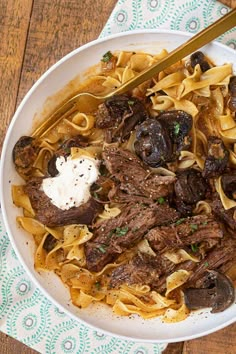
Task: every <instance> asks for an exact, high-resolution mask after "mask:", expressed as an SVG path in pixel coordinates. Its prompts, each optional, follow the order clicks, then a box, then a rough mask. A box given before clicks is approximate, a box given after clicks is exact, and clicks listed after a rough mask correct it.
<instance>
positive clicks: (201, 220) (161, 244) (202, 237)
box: [145, 215, 223, 253]
mask: <svg viewBox="0 0 236 354" xmlns="http://www.w3.org/2000/svg"><path fill="white" fill-rule="evenodd" d="M178 222H181V223H180V224H178ZM222 237H223V230H222V226H221V224H220V223H219V222H217V221H215V220H214V219H213V218H212V217H211V216H209V217H208V216H206V215H197V216H193V217H190V218H186V219H180V220H179V221H177V222H176V223H175V224H172V225H170V226H160V227H156V228H153V229H152V230H150V231H149V232H148V233H147V235H146V236H145V238H146V239H147V240H148V242H149V243H150V245H151V247H152V248H153V249H154V250H155V251H158V252H160V253H163V252H165V251H167V250H169V249H173V248H182V247H183V246H188V245H193V244H196V243H199V242H202V241H205V242H208V241H209V240H211V239H219V238H222Z"/></svg>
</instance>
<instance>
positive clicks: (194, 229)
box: [190, 224, 198, 232]
mask: <svg viewBox="0 0 236 354" xmlns="http://www.w3.org/2000/svg"><path fill="white" fill-rule="evenodd" d="M190 227H191V230H192V232H194V231H197V229H198V225H197V224H190Z"/></svg>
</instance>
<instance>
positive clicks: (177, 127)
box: [174, 122, 180, 135]
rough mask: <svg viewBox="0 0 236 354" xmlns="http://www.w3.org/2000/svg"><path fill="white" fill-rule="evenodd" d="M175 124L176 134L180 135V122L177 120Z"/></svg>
mask: <svg viewBox="0 0 236 354" xmlns="http://www.w3.org/2000/svg"><path fill="white" fill-rule="evenodd" d="M174 124H175V125H174V135H178V134H179V131H180V124H179V123H178V122H175V123H174Z"/></svg>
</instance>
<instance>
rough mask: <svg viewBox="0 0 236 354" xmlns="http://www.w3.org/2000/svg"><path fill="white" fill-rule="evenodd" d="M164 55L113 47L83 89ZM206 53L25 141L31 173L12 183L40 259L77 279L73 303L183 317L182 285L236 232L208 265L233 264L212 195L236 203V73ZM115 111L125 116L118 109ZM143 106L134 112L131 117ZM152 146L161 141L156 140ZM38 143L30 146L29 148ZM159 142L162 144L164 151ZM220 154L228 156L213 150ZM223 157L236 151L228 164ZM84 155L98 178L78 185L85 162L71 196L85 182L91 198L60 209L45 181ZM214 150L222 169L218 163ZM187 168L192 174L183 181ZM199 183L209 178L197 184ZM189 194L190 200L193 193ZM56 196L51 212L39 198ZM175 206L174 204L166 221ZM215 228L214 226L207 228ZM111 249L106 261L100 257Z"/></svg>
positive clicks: (99, 86)
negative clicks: (228, 184) (234, 178)
mask: <svg viewBox="0 0 236 354" xmlns="http://www.w3.org/2000/svg"><path fill="white" fill-rule="evenodd" d="M166 55H167V51H166V50H162V51H161V52H160V53H158V54H155V55H152V54H147V53H132V52H124V51H121V52H119V53H114V54H112V53H110V52H108V53H106V54H105V55H104V57H103V58H102V61H101V63H102V65H101V71H100V73H99V74H95V75H94V76H92V77H91V78H89V79H87V81H86V82H84V83H83V85H82V86H81V87H82V89H83V90H85V91H86V90H89V91H91V92H93V91H94V92H97V91H99V92H101V93H102V92H104V93H105V92H108V91H111V90H113V89H114V88H116V87H119V86H120V85H122V84H123V83H124V82H127V81H128V80H130V79H131V78H133V77H134V76H136V75H137V74H138V73H139V72H141V71H142V70H144V69H146V68H147V67H149V66H151V65H152V64H153V63H155V62H157V61H158V60H160V59H161V58H163V57H164V56H166ZM204 60H205V62H207V65H208V66H209V67H207V70H205V71H204V70H203V69H202V67H201V64H202V63H201V61H200V62H199V63H197V64H196V65H192V66H191V65H190V64H189V59H187V60H185V61H182V62H179V63H177V64H175V65H173V66H172V67H170V68H168V69H166V70H164V71H163V72H161V73H159V74H158V75H157V76H156V77H154V78H153V79H152V80H149V81H148V82H146V83H144V84H142V85H140V86H139V87H137V88H135V89H134V90H133V91H132V92H130V93H129V94H128V96H124V97H121V102H118V103H117V105H116V103H111V105H110V106H108V104H107V105H106V104H104V105H102V108H98V111H97V110H95V111H94V112H77V113H74V114H72V115H71V116H68V117H67V118H65V119H64V120H62V121H61V122H60V123H58V125H57V126H56V127H55V128H54V129H53V130H51V131H49V132H48V133H47V135H46V136H44V137H43V138H40V139H38V140H37V141H36V142H35V141H33V140H32V139H29V140H28V142H27V144H26V143H24V144H21V143H17V144H16V146H15V150H14V152H13V156H14V162H15V165H16V169H17V171H18V173H19V174H20V175H21V176H22V177H23V179H24V180H25V185H19V186H13V188H12V198H13V202H14V204H15V205H16V206H17V207H19V208H22V210H23V215H22V216H18V217H17V222H18V224H19V225H20V226H21V227H22V228H23V229H24V230H26V231H27V232H28V233H30V234H31V235H32V236H33V237H34V240H35V244H36V250H35V261H34V262H35V269H36V270H38V271H43V270H51V271H54V272H55V273H56V274H57V275H58V276H59V277H60V278H61V280H62V281H63V283H65V284H66V285H67V286H68V287H69V289H70V295H71V299H72V303H73V304H74V305H75V306H78V307H80V308H86V307H88V306H89V305H91V304H92V303H94V302H103V303H104V304H107V305H109V306H111V307H112V309H113V311H114V313H115V314H117V315H120V316H129V315H132V314H137V315H139V316H142V317H143V318H144V319H148V318H152V317H156V316H162V319H163V321H164V322H167V323H172V322H178V321H182V320H184V319H185V318H186V317H187V316H189V313H190V309H189V308H188V306H187V304H186V299H185V293H184V290H185V288H186V287H189V286H191V285H194V284H195V283H196V282H197V281H199V279H197V278H196V274H198V273H199V274H200V275H201V277H202V278H203V277H204V272H203V271H204V264H205V267H206V268H207V269H208V265H209V263H210V262H211V254H212V252H213V253H214V252H217V251H218V250H219V249H220V248H221V247H223V246H222V245H223V244H224V242H226V243H227V242H231V243H230V245H231V244H232V245H231V247H232V248H233V252H231V253H232V255H231V256H230V257H228V258H227V259H226V261H225V263H224V264H223V263H222V264H219V265H217V266H215V268H214V264H213V263H211V264H210V266H209V270H211V269H217V270H220V271H222V269H225V272H226V271H227V269H228V268H230V267H228V268H227V265H228V263H227V262H229V263H230V266H231V267H232V262H233V260H234V257H233V254H234V253H235V248H236V246H235V244H233V241H232V240H231V239H230V241H228V239H229V238H230V236H229V235H230V232H228V231H224V232H225V234H224V235H223V234H222V223H223V222H224V220H225V219H224V215H223V214H222V215H223V216H221V222H219V221H218V219H217V218H216V219H215V214H214V212H215V211H214V210H215V209H214V198H215V197H214V196H215V195H217V197H216V198H218V199H217V201H220V202H221V203H222V210H223V211H222V213H223V212H225V211H232V210H235V209H234V208H236V200H234V197H235V195H232V196H231V197H229V194H227V193H228V192H227V191H225V190H224V183H225V182H224V180H223V179H222V175H223V174H224V171H227V169H228V170H229V169H230V171H234V169H235V168H236V155H235V154H236V152H235V146H236V145H235V144H236V134H235V132H236V123H235V117H234V115H235V113H234V111H232V109H230V108H229V105H228V104H227V102H228V100H229V98H230V95H231V93H230V91H229V88H228V87H229V85H230V82H231V81H230V80H231V78H232V76H233V72H232V65H231V64H224V65H222V66H214V64H212V63H211V62H210V61H208V59H207V58H205V57H204ZM93 88H94V90H93ZM127 97H128V98H127ZM111 102H112V101H111ZM124 102H125V103H124ZM140 102H141V103H142V107H144V108H142V109H144V111H142V109H140V106H139V105H140ZM122 104H123V105H126V106H122ZM136 106H137V107H138V108H137V109H136ZM120 107H121V108H120ZM127 107H128V108H127ZM99 109H100V111H99ZM118 110H121V112H122V113H120V111H119V114H122V115H123V116H122V120H119V119H118V118H117V119H116V117H115V114H117V111H118ZM112 114H113V115H114V116H112ZM119 114H118V115H119ZM135 115H136V116H137V117H136V118H135V119H136V120H135V122H133V121H132V119H133V118H131V117H134V116H135ZM147 116H148V117H147ZM173 117H174V118H173ZM108 118H109V119H111V122H110V121H108ZM190 118H191V122H190ZM149 123H150V127H151V128H150V127H149V126H148V124H149ZM167 123H168V124H169V125H168V124H167ZM151 124H152V125H151ZM188 124H189V127H188ZM168 129H169V130H168ZM167 131H168V133H167ZM156 132H158V133H156ZM155 134H156V135H155ZM165 134H167V135H165ZM168 134H169V135H168ZM181 134H182V135H181ZM147 137H148V138H150V141H149V140H147ZM212 137H213V138H214V139H213V138H212ZM151 139H154V140H151ZM158 139H160V140H158ZM212 139H213V140H212ZM217 139H218V140H217ZM68 141H69V142H68ZM209 141H210V142H211V141H212V145H211V147H210V148H209ZM219 141H220V143H219ZM28 143H29V144H28ZM152 144H154V145H155V144H156V146H155V148H154V147H153V146H152ZM220 144H221V145H220ZM222 144H223V145H222ZM29 146H30V149H31V150H30V151H31V152H32V151H33V152H34V153H33V154H32V153H30V154H29V152H28V151H27V149H28V148H29ZM162 146H163V152H162V153H159V150H158V149H161V147H162ZM222 146H224V149H225V150H223V152H221V150H222V149H223V148H222ZM22 147H23V148H22ZM26 147H27V149H26ZM22 149H23V150H24V151H23V153H22ZM32 149H33V150H32ZM152 149H153V150H152ZM214 149H215V150H214ZM220 149H221V150H220ZM147 150H148V153H147ZM169 150H171V151H169ZM216 150H217V151H216ZM120 151H121V152H120ZM212 151H213V152H212ZM211 153H212V154H213V155H210V154H211ZM216 153H217V154H221V153H223V155H222V156H221V155H218V157H216V158H215V155H214V154H216ZM109 154H110V155H109ZM122 154H123V155H122ZM158 154H159V155H158ZM157 155H158V156H157ZM170 155H171V156H170ZM226 155H227V156H226ZM209 156H210V157H209ZM212 156H213V157H212ZM225 156H226V157H228V160H227V162H226V163H225V166H224V168H223V167H222V164H223V163H224V161H225V159H226V157H225ZM121 157H122V158H124V161H126V162H125V163H126V164H127V165H125V166H126V167H123V165H122V163H121V164H120V165H119V166H118V167H117V168H116V166H115V165H114V166H115V167H114V166H113V165H112V163H113V158H116V159H118V160H119V159H121ZM59 158H60V159H59ZM217 158H218V160H217ZM24 159H27V166H26V164H24V163H23V162H24ZM85 160H86V161H87V162H88V163H91V165H89V168H88V169H89V171H90V170H91V169H92V168H93V169H94V171H95V172H96V171H97V170H98V169H99V172H96V173H97V174H98V176H99V177H96V178H95V177H94V179H93V180H92V182H91V183H90V182H88V181H86V182H85V184H84V185H85V187H84V185H82V184H80V183H82V178H85V177H84V172H83V173H82V172H81V173H80V175H79V177H78V176H77V175H76V176H77V177H75V179H74V181H75V185H74V186H77V187H76V188H77V189H75V191H76V192H71V197H70V198H71V200H72V198H74V195H73V193H77V191H78V190H81V193H82V191H83V188H87V189H86V190H87V192H86V193H88V198H87V199H86V198H85V197H84V202H83V203H84V204H82V206H81V205H76V204H75V203H76V201H74V207H72V208H69V210H68V208H67V209H66V208H65V209H63V210H59V211H58V208H55V206H53V205H52V201H50V200H49V201H48V198H47V197H45V192H44V189H43V180H44V179H45V178H51V181H52V182H51V183H52V185H55V180H56V179H57V178H58V177H57V176H58V173H59V174H60V173H63V172H60V171H64V170H60V171H59V169H61V168H65V169H66V167H65V166H66V163H67V162H68V161H72V165H73V163H74V169H77V168H78V166H79V165H80V164H82V163H84V161H85ZM140 160H142V161H141V162H140ZM213 160H214V162H215V160H217V161H216V162H217V163H218V164H219V167H217V168H216V170H214V171H212V170H211V169H210V172H209V168H210V167H209V166H211V165H210V163H212V161H213ZM55 161H57V162H55ZM58 161H59V162H60V164H59V162H58ZM104 161H105V162H104ZM127 161H128V162H127ZM116 163H117V164H119V162H117V161H116ZM132 163H135V164H136V165H135V166H136V169H134V173H133V175H132V176H131V174H130V175H129V173H131V172H128V171H129V169H130V170H132ZM76 164H78V165H76ZM129 164H130V165H129ZM60 166H61V167H60ZM221 169H222V171H221ZM58 171H59V172H58ZM218 171H220V172H219V174H218ZM95 172H94V173H95ZM65 173H66V172H65ZM139 174H140V179H139V180H138V182H137V183H136V184H135V181H134V180H135V178H136V177H137V178H139ZM202 176H203V177H204V178H205V179H206V181H207V183H206V182H205V181H204V179H203V177H202ZM79 178H81V179H79ZM88 178H90V177H88ZM181 178H183V180H184V181H187V184H186V187H183V190H182V189H181V188H182V185H181V183H182V180H181ZM195 178H197V180H195ZM80 181H81V182H80ZM94 181H95V182H94ZM196 181H197V182H196ZM199 181H200V182H199ZM38 183H39V184H38ZM53 183H54V184H53ZM66 183H67V181H66V180H65V182H64V186H65V184H66ZM83 183H84V182H83ZM89 183H90V184H89ZM184 183H186V182H184ZM195 184H196V186H195ZM206 184H209V185H208V186H207V187H206V186H205V185H206ZM235 185H236V184H235ZM88 186H89V187H88ZM199 186H200V187H199ZM195 187H196V188H200V189H199V190H197V192H196V193H195V191H194V188H195ZM60 188H62V189H63V187H60ZM88 188H89V189H88ZM184 189H186V190H187V192H186V194H185V191H184ZM209 189H211V194H210V192H209ZM179 190H181V192H179ZM73 191H74V189H73ZM35 193H36V196H35ZM56 193H57V194H58V195H60V196H61V197H60V198H61V199H63V193H64V192H63V190H62V191H61V189H59V187H58V190H57V192H56ZM84 193H85V192H84ZM178 193H180V194H181V193H182V194H181V198H182V199H178V198H179V197H178ZM191 193H193V196H192V197H191V198H193V201H192V200H191V201H189V199H190V194H191ZM32 195H33V196H32ZM86 195H87V194H86ZM196 195H197V196H196ZM209 195H210V197H209ZM213 197H214V198H213ZM37 198H38V199H37ZM173 198H174V201H173ZM73 200H74V199H73ZM48 203H51V204H50V206H51V210H49V211H47V213H48V214H49V217H48V218H47V219H45V218H44V217H45V215H44V214H45V213H46V209H44V211H42V210H41V209H40V208H41V207H40V205H41V204H42V205H43V206H44V208H46V207H45V205H46V206H48V205H49V204H48ZM173 203H174V204H173ZM66 204H68V203H66ZM173 205H174V206H173ZM83 208H85V212H84V211H83ZM86 208H88V209H86ZM140 208H143V209H140ZM164 208H166V209H164ZM49 209H50V208H49ZM59 209H60V208H59ZM71 209H73V211H74V210H75V209H76V210H77V209H78V215H77V216H76V217H71V216H70V217H69V216H68V215H69V214H70V210H71ZM95 209H96V212H95ZM162 209H163V210H166V212H165V211H164V212H163V216H162V218H163V217H164V221H162V222H160V220H158V222H157V221H156V219H155V218H156V215H157V214H158V213H159V211H161V210H162ZM152 210H153V214H150V215H149V216H148V217H147V219H145V217H146V216H145V215H146V214H145V213H151V212H152ZM154 211H155V212H154ZM57 213H59V214H58V215H59V216H58V217H57ZM90 213H92V214H93V217H92V218H91V217H90V215H88V214H90ZM165 213H167V214H166V215H165ZM168 213H172V214H171V216H170V217H169V219H168ZM215 213H216V212H215ZM142 214H143V218H144V220H146V221H145V222H144V224H142ZM218 217H219V215H218ZM68 218H69V219H68ZM76 218H77V219H76ZM88 218H90V219H89V221H88ZM152 218H154V219H155V222H154V221H153V224H151V222H152ZM165 218H166V220H167V221H166V220H165ZM219 218H220V217H219ZM222 218H223V219H222ZM55 220H56V221H55ZM68 220H69V221H68ZM76 220H79V221H78V222H75V221H76ZM81 220H82V221H81ZM222 220H223V221H222ZM232 220H233V221H232V223H233V222H234V221H235V220H234V214H233V219H232ZM149 223H150V226H148V225H149ZM232 223H231V224H227V221H226V226H225V228H226V229H227V228H232ZM110 225H113V227H112V228H111V226H110ZM206 228H207V231H205V229H206ZM211 228H212V229H213V232H215V234H214V235H213V236H211V234H209V235H210V236H209V237H205V236H204V235H205V234H206V233H207V235H208V233H210V232H211ZM107 230H109V231H107ZM140 230H141V231H140ZM215 230H216V231H215ZM136 233H137V234H138V233H140V235H141V236H136ZM128 235H130V240H129V242H128V243H127V242H126V241H125V239H126V237H128ZM183 235H184V236H183ZM197 236H198V237H199V238H197ZM222 237H223V238H222ZM122 239H124V241H122ZM131 239H132V240H131ZM222 240H223V241H222ZM224 240H225V241H224ZM122 242H123V243H122ZM125 242H126V244H125ZM234 247H235V248H234ZM111 248H113V249H112V250H111ZM109 250H110V251H109ZM89 252H90V253H89ZM109 252H111V254H109ZM112 252H113V253H112ZM231 253H230V254H231ZM95 256H96V257H95ZM93 257H95V258H96V259H95V260H94V259H93ZM106 257H107V258H106ZM103 258H104V259H106V261H104V263H103V264H102V265H100V262H101V260H103ZM89 262H90V263H89ZM91 262H95V263H94V264H92V263H91ZM153 262H154V263H155V267H154V266H153V264H154V263H153ZM158 262H159V263H158ZM91 264H92V265H91ZM207 264H208V265H207ZM206 265H207V266H206ZM144 266H145V267H146V268H145V267H144ZM221 266H222V269H221V268H220V267H221ZM148 267H149V268H148ZM150 267H153V268H150ZM130 269H131V270H132V271H131V270H130ZM147 269H148V270H147ZM150 269H151V270H150ZM202 269H203V270H202ZM230 269H231V268H230ZM125 272H126V273H125ZM136 272H137V276H136ZM145 272H146V273H145ZM231 273H232V272H231ZM124 274H125V275H124ZM229 274H230V272H229ZM116 276H118V279H119V282H120V279H124V280H123V281H122V282H121V283H119V284H118V286H116V281H117V278H116ZM122 277H123V278H122ZM201 277H200V278H201ZM145 278H146V280H145ZM150 278H152V279H151V280H150ZM196 284H197V283H196Z"/></svg>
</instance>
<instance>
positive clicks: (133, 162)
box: [102, 147, 175, 200]
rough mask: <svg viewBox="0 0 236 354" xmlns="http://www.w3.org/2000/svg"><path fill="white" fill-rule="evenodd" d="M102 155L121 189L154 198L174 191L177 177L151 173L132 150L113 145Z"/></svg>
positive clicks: (130, 193)
mask: <svg viewBox="0 0 236 354" xmlns="http://www.w3.org/2000/svg"><path fill="white" fill-rule="evenodd" d="M102 156H103V159H104V162H105V164H106V167H107V169H108V171H109V172H110V173H111V175H112V176H113V177H114V178H115V179H116V180H117V181H119V182H120V185H119V190H121V191H123V192H125V193H127V194H129V195H136V196H139V197H142V196H143V197H146V198H150V199H154V200H156V199H158V198H159V197H165V196H167V195H169V194H171V193H172V190H173V183H174V181H175V177H172V176H160V175H157V174H151V173H150V170H149V169H148V168H147V167H146V166H145V165H144V164H143V163H142V162H141V161H140V159H139V158H138V157H137V156H135V155H134V154H132V153H131V152H130V151H128V150H124V149H121V148H113V147H112V148H107V149H106V150H105V151H104V152H103V155H102Z"/></svg>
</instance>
